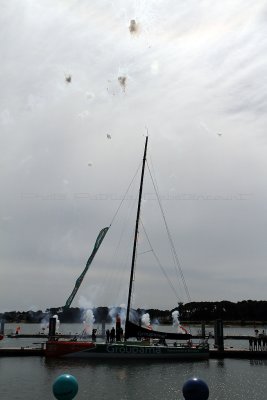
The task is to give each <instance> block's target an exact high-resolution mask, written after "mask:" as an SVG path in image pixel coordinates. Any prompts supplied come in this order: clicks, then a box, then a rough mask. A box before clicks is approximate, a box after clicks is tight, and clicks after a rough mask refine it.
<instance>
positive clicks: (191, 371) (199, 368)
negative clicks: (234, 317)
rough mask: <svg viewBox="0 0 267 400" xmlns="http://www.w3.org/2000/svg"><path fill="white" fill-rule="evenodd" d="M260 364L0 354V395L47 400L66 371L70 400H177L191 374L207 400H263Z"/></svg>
mask: <svg viewBox="0 0 267 400" xmlns="http://www.w3.org/2000/svg"><path fill="white" fill-rule="evenodd" d="M21 326H22V325H21ZM30 327H31V328H30ZM72 327H73V326H72ZM35 328H36V326H33V325H28V326H27V329H29V330H32V331H33V332H37V331H38V330H34V329H35ZM65 328H66V329H69V327H65ZM75 328H76V327H75ZM24 329H25V327H24V326H23V330H24ZM239 329H240V330H239V332H236V333H238V334H242V333H243V334H246V332H247V331H244V330H243V328H239ZM244 329H249V328H244ZM74 330H75V329H74ZM241 330H242V333H241ZM24 332H25V330H24ZM252 332H253V328H250V332H249V333H252ZM25 333H30V332H25ZM25 340H26V339H25ZM25 340H22V339H5V340H4V341H2V342H1V344H0V346H1V347H4V346H14V347H15V346H21V345H27V343H26V342H25ZM32 341H33V340H32V339H31V340H30V342H31V343H32ZM266 368H267V360H263V361H260V360H254V361H252V360H227V359H226V360H209V361H201V362H169V361H164V362H162V361H161V362H151V361H142V362H140V361H133V360H132V361H126V360H125V361H122V360H120V361H118V362H114V361H112V362H110V361H109V362H108V361H100V360H91V361H86V360H45V359H44V358H41V357H29V358H28V357H25V358H24V357H14V358H5V357H3V358H0V399H1V400H22V399H30V400H33V399H39V400H49V399H53V398H54V397H53V395H52V384H53V382H54V380H55V379H56V378H57V377H58V376H59V375H60V374H63V373H70V374H72V375H74V376H75V377H76V378H77V380H78V383H79V392H78V394H77V396H76V397H75V400H76V399H77V400H85V399H86V400H89V399H105V400H137V399H138V400H140V399H142V400H143V399H144V398H145V399H146V400H148V399H154V400H162V399H164V400H165V399H166V400H174V399H175V400H182V399H183V396H182V386H183V384H184V382H185V381H186V380H187V379H188V378H190V377H193V376H197V377H199V378H201V379H204V380H205V381H206V382H207V384H208V385H209V388H210V399H211V400H234V399H236V400H241V399H242V400H243V399H244V400H248V399H249V400H266V399H267V373H266V372H267V369H266Z"/></svg>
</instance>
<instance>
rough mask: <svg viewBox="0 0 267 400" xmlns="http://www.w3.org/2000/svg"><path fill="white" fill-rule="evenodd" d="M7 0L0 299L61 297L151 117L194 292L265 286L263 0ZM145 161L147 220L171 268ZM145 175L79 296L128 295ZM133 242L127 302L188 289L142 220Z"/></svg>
mask: <svg viewBox="0 0 267 400" xmlns="http://www.w3.org/2000/svg"><path fill="white" fill-rule="evenodd" d="M0 11H1V12H0V59H1V64H0V69H1V74H0V84H1V86H0V87H1V90H0V138H1V159H0V168H1V169H0V183H1V200H0V221H1V226H0V232H1V240H0V271H1V279H0V311H10V310H29V309H34V310H36V309H43V310H45V309H46V308H47V307H53V306H60V305H63V304H65V301H66V299H67V297H68V296H69V295H70V293H71V291H72V288H73V286H74V283H75V280H76V279H77V277H78V276H79V274H80V273H81V272H82V270H83V268H84V266H85V263H86V261H87V259H88V257H89V255H90V252H91V250H92V248H93V245H94V242H95V239H96V237H97V234H98V232H99V231H100V229H101V228H103V227H105V226H108V225H109V224H110V222H111V220H112V218H113V216H114V214H115V212H116V210H117V208H118V206H119V203H120V199H121V196H123V194H124V193H125V191H126V189H127V187H128V185H129V183H130V181H131V179H132V177H133V176H134V174H135V172H136V170H137V168H138V166H139V165H140V162H141V159H142V153H143V146H144V141H145V134H146V127H147V128H148V132H149V151H148V152H149V154H148V163H149V165H150V168H151V170H152V171H153V173H154V175H155V177H156V182H157V185H158V188H159V193H160V197H161V201H162V205H163V207H164V210H165V215H166V219H167V221H168V223H169V229H170V232H171V233H172V237H173V241H174V243H175V246H176V249H177V252H178V254H179V259H180V262H181V265H182V268H183V272H184V276H185V279H186V282H187V286H188V288H189V291H190V294H191V298H192V300H195V301H205V300H207V301H208V300H210V301H215V300H230V301H238V300H243V299H265V292H266V290H265V288H266V282H267V269H266V259H267V246H266V227H267V212H266V208H267V206H266V204H267V202H266V194H267V188H266V178H267V176H266V175H267V172H266V166H267V158H266V146H267V137H266V125H267V113H266V106H267V79H266V73H267V72H266V71H267V68H266V66H267V63H266V60H267V39H266V38H267V2H266V0H254V1H251V0H234V1H232V0H226V1H224V2H222V1H214V0H187V1H184V0H180V1H175V0H157V1H156V0H155V1H154V0H150V1H146V2H144V1H141V0H140V1H129V0H117V1H116V0H115V1H106V0H97V1H93V0H92V1H86V0H61V1H60V0H23V1H22V0H1V1H0ZM131 20H135V21H136V28H137V31H136V32H130V30H129V25H130V21H131ZM68 76H71V82H67V81H66V77H68ZM119 77H125V78H126V80H125V85H122V84H121V82H120V81H119V80H118V78H119ZM107 134H108V135H110V136H111V139H110V138H108V137H107ZM139 173H140V170H139ZM148 176H149V174H147V175H146V181H145V188H144V198H145V200H144V202H143V209H142V221H143V223H144V226H145V230H146V232H147V234H148V235H149V238H150V240H151V243H152V247H153V249H154V250H155V252H156V254H157V256H158V257H159V258H160V261H161V264H162V265H163V266H164V269H165V270H166V272H167V273H168V268H169V267H170V279H171V281H172V282H173V284H174V283H175V273H174V269H173V267H172V266H171V257H170V256H168V251H167V245H166V246H165V241H166V233H164V229H162V225H163V224H162V219H160V218H161V217H160V213H159V210H158V206H157V204H156V201H155V196H154V195H153V194H152V185H151V183H150V182H149V179H148ZM138 178H139V177H138ZM137 188H138V181H136V182H135V185H134V186H133V187H132V188H131V190H130V192H129V194H128V196H127V200H126V202H125V206H124V207H123V208H122V209H121V210H120V211H121V212H120V213H119V215H118V217H117V218H116V219H115V221H114V224H113V225H112V227H111V229H110V231H109V232H108V234H107V236H106V238H105V240H104V242H103V244H102V247H101V249H100V251H99V253H98V254H97V256H96V258H95V261H94V263H93V265H92V267H91V270H89V272H88V274H87V275H86V278H85V280H84V282H83V284H82V286H81V288H80V290H79V292H78V294H77V297H76V298H75V300H74V302H73V306H99V305H119V304H123V303H126V295H127V290H128V289H127V285H128V279H129V269H130V255H131V246H132V244H131V239H132V235H133V229H134V213H135V207H136V203H135V202H134V201H132V200H131V199H132V198H133V197H135V196H136V192H137ZM164 235H165V236H164ZM139 242H140V249H139V256H138V259H137V271H136V281H135V292H134V293H135V294H134V299H133V305H134V306H141V307H147V308H149V307H158V308H160V309H171V308H173V307H175V306H176V304H177V298H179V299H181V300H184V301H187V299H186V298H185V296H184V294H183V293H182V291H180V289H179V286H178V289H177V290H178V292H177V298H176V297H175V296H174V294H173V292H172V290H171V288H170V287H169V286H168V282H167V281H166V279H165V277H164V275H163V274H162V272H161V270H160V268H159V266H158V265H157V263H156V262H155V259H154V258H153V257H152V254H151V252H150V253H144V252H145V251H147V250H149V249H150V246H149V245H148V243H147V241H146V238H145V235H144V233H143V231H142V229H140V237H139ZM121 250H123V251H122V252H120V251H121ZM141 253H144V254H141Z"/></svg>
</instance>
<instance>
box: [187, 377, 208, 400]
mask: <svg viewBox="0 0 267 400" xmlns="http://www.w3.org/2000/svg"><path fill="white" fill-rule="evenodd" d="M183 395H184V398H185V400H207V399H208V398H209V387H208V385H207V384H206V382H204V381H203V380H202V379H199V378H190V379H188V381H186V382H185V384H184V386H183Z"/></svg>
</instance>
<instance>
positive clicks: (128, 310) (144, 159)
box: [126, 136, 148, 322]
mask: <svg viewBox="0 0 267 400" xmlns="http://www.w3.org/2000/svg"><path fill="white" fill-rule="evenodd" d="M147 141H148V136H147V137H146V143H145V150H144V157H143V165H142V173H141V182H140V189H139V197H138V207H137V216H136V222H135V233H134V244H133V255H132V266H131V275H130V284H129V293H128V303H127V311H126V322H127V321H129V315H130V307H131V297H132V287H133V277H134V267H135V258H136V246H137V236H138V227H139V219H140V210H141V201H142V192H143V182H144V172H145V163H146V151H147Z"/></svg>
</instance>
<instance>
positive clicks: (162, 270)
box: [141, 220, 181, 301]
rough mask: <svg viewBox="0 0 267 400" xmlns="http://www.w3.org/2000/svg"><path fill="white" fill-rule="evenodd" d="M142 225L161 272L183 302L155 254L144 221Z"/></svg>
mask: <svg viewBox="0 0 267 400" xmlns="http://www.w3.org/2000/svg"><path fill="white" fill-rule="evenodd" d="M141 224H142V227H143V230H144V233H145V236H146V239H147V241H148V243H149V246H150V247H151V250H150V251H152V253H153V254H154V257H155V259H156V261H157V263H158V265H159V267H160V269H161V272H162V273H163V275H164V276H165V278H166V279H167V281H168V282H169V285H170V287H171V289H172V290H173V292H174V295H175V297H176V298H177V299H178V300H179V301H181V298H180V297H179V296H178V295H177V291H176V290H175V287H174V286H173V284H172V282H171V280H170V278H169V277H168V275H167V274H166V271H165V270H164V268H163V266H162V264H161V262H160V260H159V258H158V256H157V254H156V253H155V251H154V249H153V247H152V244H151V241H150V239H149V237H148V234H147V232H146V230H145V227H144V224H143V222H142V220H141Z"/></svg>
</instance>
